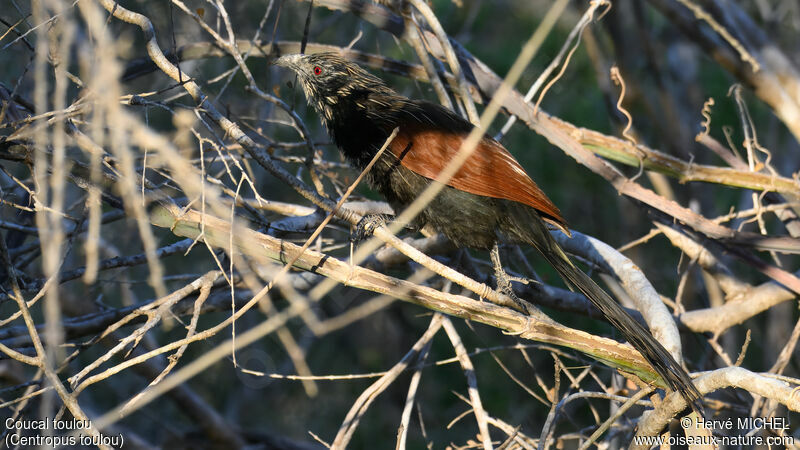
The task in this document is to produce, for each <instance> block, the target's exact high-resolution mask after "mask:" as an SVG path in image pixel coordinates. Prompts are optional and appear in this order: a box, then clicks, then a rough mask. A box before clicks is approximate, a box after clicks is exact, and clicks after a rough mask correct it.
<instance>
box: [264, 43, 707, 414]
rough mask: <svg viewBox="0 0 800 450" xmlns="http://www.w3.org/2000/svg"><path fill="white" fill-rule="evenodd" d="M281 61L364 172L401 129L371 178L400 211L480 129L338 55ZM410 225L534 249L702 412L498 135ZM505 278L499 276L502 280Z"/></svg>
mask: <svg viewBox="0 0 800 450" xmlns="http://www.w3.org/2000/svg"><path fill="white" fill-rule="evenodd" d="M273 64H274V65H277V66H281V67H285V68H288V69H290V70H292V71H293V72H294V73H295V74H296V76H297V81H298V84H299V85H300V86H302V89H303V91H304V94H305V96H306V100H307V102H308V103H309V104H310V105H311V106H313V108H314V109H315V110H316V111H317V113H318V114H319V116H320V119H321V121H322V124H323V125H324V126H325V128H326V129H327V131H328V133H329V135H330V137H331V139H332V141H333V142H334V143H335V144H336V146H337V147H338V148H339V150H340V151H341V153H342V154H343V155H344V157H345V158H346V159H347V160H348V162H349V163H350V164H352V165H353V166H355V168H357V169H359V170H362V171H363V170H364V169H365V168H366V167H367V165H368V164H369V163H370V161H371V160H372V159H373V157H374V156H375V155H376V154H377V152H378V150H379V149H380V148H381V147H382V146H383V145H384V143H385V142H386V141H387V139H388V137H389V136H390V134H391V133H392V132H393V130H394V129H395V128H397V129H398V131H397V134H396V136H395V137H394V139H393V140H392V141H391V142H390V144H389V146H388V148H387V150H386V151H384V153H383V154H382V155H381V156H380V158H378V160H377V162H375V164H374V166H373V167H372V169H371V170H370V171H369V172H368V173H367V174H366V177H365V178H366V180H367V182H368V184H369V185H370V187H372V188H373V189H375V190H377V191H378V192H380V193H381V194H382V195H383V196H384V197H385V199H386V200H387V202H388V203H389V204H390V205H391V206H392V207H393V208H394V210H395V211H402V210H403V209H404V208H405V207H406V206H408V205H409V204H411V203H412V202H413V201H414V200H415V199H416V198H417V196H418V195H419V194H420V193H421V192H422V191H423V190H425V189H426V188H427V187H428V186H429V185H430V184H431V183H434V182H436V181H435V179H436V177H437V175H438V174H439V173H440V172H441V171H442V170H444V168H445V167H446V166H447V164H448V163H449V162H450V160H452V158H453V157H454V156H455V155H456V154H457V153H458V151H459V149H460V147H461V144H462V142H463V141H464V140H465V139H466V137H467V135H468V134H469V133H470V132H471V131H472V129H473V127H474V125H473V124H471V123H470V122H469V121H467V120H465V119H464V118H462V117H461V116H459V115H457V114H455V113H454V112H452V111H450V110H449V109H447V108H445V107H443V106H441V105H438V104H436V103H432V102H429V101H426V100H417V99H411V98H408V97H406V96H403V95H401V94H399V93H398V92H396V91H395V90H393V89H392V88H390V87H389V86H388V85H387V84H386V83H385V82H384V81H383V80H381V79H380V78H378V77H376V76H374V75H372V74H371V73H369V72H367V71H366V70H364V69H363V68H362V67H361V66H359V65H358V64H356V63H354V62H351V61H349V60H348V59H345V58H343V57H342V56H341V55H339V54H337V53H335V52H326V53H313V54H292V55H284V56H281V57H279V58H276V59H275V60H274V61H273ZM410 225H412V226H413V227H415V228H422V227H430V228H433V229H434V230H436V231H438V232H440V233H442V234H444V235H445V236H446V237H447V238H448V239H450V240H451V241H452V242H453V243H454V244H455V245H456V246H458V247H469V248H473V249H481V250H491V251H492V260H493V263H495V267H496V268H497V266H499V253H497V248H498V244H500V243H503V244H505V243H513V244H527V245H530V246H532V247H534V248H535V249H536V250H538V251H539V253H541V255H542V256H543V257H544V259H546V260H547V262H549V263H550V265H551V266H552V267H553V268H554V269H555V270H556V272H558V274H559V275H560V276H561V278H562V279H563V280H564V282H565V283H566V284H567V285H568V286H569V287H571V288H573V289H576V290H578V291H580V292H581V293H583V294H584V295H585V296H586V297H587V298H588V299H589V300H590V302H591V303H592V304H593V305H594V306H595V307H596V308H597V309H598V310H599V311H600V312H601V313H602V314H603V315H604V317H605V318H606V319H607V320H608V321H609V322H610V323H611V324H612V325H613V326H614V327H616V328H617V329H618V330H619V331H620V332H621V333H622V335H623V336H624V337H625V339H627V341H628V342H629V343H631V344H632V345H633V347H634V348H635V349H636V350H638V351H639V353H641V355H642V356H643V357H644V358H645V359H646V360H647V361H648V363H650V365H651V366H652V367H653V369H654V370H655V372H656V373H657V374H658V375H659V376H661V378H663V380H664V381H665V383H666V385H667V386H669V388H670V389H672V390H673V391H677V392H679V393H680V395H681V396H682V397H683V398H684V400H686V402H687V404H688V405H689V406H690V407H692V409H694V410H695V411H700V410H701V406H700V398H701V395H700V392H699V391H698V390H697V388H696V387H695V385H694V384H693V383H692V380H691V378H690V377H689V375H688V374H687V373H686V371H685V370H684V369H683V368H682V367H681V366H680V364H678V363H677V362H676V361H675V359H674V358H673V357H672V356H671V355H670V353H669V352H668V351H667V350H666V349H665V348H664V347H663V346H662V345H661V344H660V343H659V342H658V341H657V340H656V339H655V338H654V337H653V335H652V334H650V332H648V331H647V330H646V329H645V328H644V327H643V326H642V325H641V324H640V323H639V322H637V321H636V320H634V319H633V318H632V317H631V316H630V315H629V314H628V313H627V312H626V311H625V310H624V309H623V308H622V307H621V306H620V305H619V304H618V303H617V302H616V301H614V300H613V299H612V298H611V297H610V296H609V295H608V294H607V293H606V292H605V291H604V290H603V289H602V288H600V287H599V286H598V285H597V284H596V283H595V282H594V281H593V280H592V279H591V278H590V277H589V276H588V275H586V274H585V273H584V272H583V271H582V270H581V269H580V268H578V267H577V266H575V265H574V264H573V263H572V261H571V260H570V258H569V257H568V256H567V254H566V253H565V252H564V251H563V250H562V249H561V247H560V246H559V245H558V243H557V242H556V240H555V238H554V237H553V236H551V234H550V228H555V229H558V230H561V231H562V232H564V233H566V234H568V235H569V233H570V232H569V228H568V227H567V223H566V221H565V219H564V218H563V216H562V215H561V212H560V211H559V209H558V208H557V207H556V205H555V204H553V202H552V201H550V199H549V198H548V197H547V196H546V195H545V193H544V192H543V191H542V190H541V189H540V188H539V187H538V186H537V185H536V183H534V181H533V180H532V179H531V178H530V176H528V174H527V173H526V172H525V169H524V168H523V167H522V166H521V165H520V163H519V162H518V161H517V160H516V159H515V158H514V157H513V156H512V155H511V153H510V152H509V151H508V150H507V149H506V148H505V147H504V146H503V145H502V144H500V143H499V142H498V141H496V140H495V139H492V138H491V137H489V136H484V137H483V138H482V139H481V140H480V142H479V143H478V146H477V148H476V149H475V151H474V152H473V153H472V154H471V155H470V156H469V158H467V160H466V161H465V162H464V164H463V165H462V166H461V168H460V169H458V171H457V172H456V173H455V175H453V177H452V178H451V179H450V180H449V181H447V182H446V185H445V186H444V187H443V189H442V190H441V191H440V193H439V194H438V195H437V196H436V197H435V198H434V199H433V201H431V202H430V203H429V204H428V205H427V206H426V207H425V208H424V209H423V210H422V212H420V213H419V215H418V216H417V217H416V218H415V219H414V223H413V224H410ZM495 257H497V258H495ZM497 272H498V273H499V272H502V269H499V270H497ZM501 278H502V277H501V276H498V277H497V279H498V285H499V284H500V282H501V281H502V280H501ZM505 283H508V281H507V280H506V281H505ZM509 285H510V284H509ZM506 287H507V286H506Z"/></svg>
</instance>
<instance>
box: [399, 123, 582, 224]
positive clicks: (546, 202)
mask: <svg viewBox="0 0 800 450" xmlns="http://www.w3.org/2000/svg"><path fill="white" fill-rule="evenodd" d="M466 137H467V134H465V133H456V132H447V131H440V130H434V129H431V128H429V127H425V126H421V125H419V126H410V127H408V126H407V127H405V129H404V128H402V127H401V129H400V131H399V133H398V134H397V136H396V137H395V139H394V141H392V143H391V145H390V146H389V149H388V150H389V151H391V152H392V153H393V154H394V155H395V156H396V157H397V158H398V159H399V160H400V164H401V165H402V166H403V167H405V168H406V169H409V170H411V171H412V172H415V173H417V174H419V175H422V176H424V177H426V178H431V179H435V178H436V177H437V176H438V175H439V173H441V172H442V171H443V170H444V169H445V167H446V166H447V164H448V163H449V162H450V161H451V160H453V158H455V156H456V154H457V153H458V150H459V149H460V148H461V143H462V142H463V141H464V139H466ZM447 185H448V186H450V187H453V188H455V189H459V190H462V191H466V192H469V193H471V194H477V195H482V196H485V197H492V198H502V199H506V200H511V201H513V202H517V203H523V204H525V205H528V206H530V207H532V208H534V209H536V210H537V211H539V213H540V214H541V215H542V218H543V219H544V220H546V221H547V222H549V223H551V224H552V225H554V226H555V227H557V228H559V229H561V230H562V231H565V232H566V233H569V231H568V229H567V224H566V222H565V220H564V218H563V217H561V212H560V211H559V210H558V208H557V207H556V206H555V205H554V204H553V202H551V201H550V199H549V198H547V196H546V195H545V194H544V192H542V190H541V189H539V186H537V185H536V183H534V182H533V180H531V178H530V177H529V176H528V174H527V173H525V170H524V169H523V168H522V166H520V164H519V162H517V160H516V159H514V157H513V156H511V153H509V152H508V150H506V149H505V147H503V146H502V145H500V143H498V142H497V141H495V140H494V139H491V138H487V137H484V138H483V139H482V140H481V141H480V143H479V144H478V147H477V148H476V149H475V151H474V152H473V153H472V154H471V155H470V157H469V158H467V160H466V161H465V162H464V165H462V166H461V168H460V169H459V170H458V172H456V174H455V175H454V176H453V178H451V179H450V181H448V182H447Z"/></svg>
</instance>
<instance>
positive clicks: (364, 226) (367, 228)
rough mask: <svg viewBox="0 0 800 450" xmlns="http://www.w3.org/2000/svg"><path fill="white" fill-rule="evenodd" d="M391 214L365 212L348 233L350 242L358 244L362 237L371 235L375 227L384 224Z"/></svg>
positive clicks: (390, 217)
mask: <svg viewBox="0 0 800 450" xmlns="http://www.w3.org/2000/svg"><path fill="white" fill-rule="evenodd" d="M391 219H392V216H390V215H388V214H367V215H365V216H364V217H362V218H361V220H359V221H358V223H357V224H356V228H355V229H354V230H353V231H352V232H351V233H350V242H352V243H354V244H358V243H359V242H361V241H363V240H364V239H366V238H368V237H370V236H372V233H373V232H375V229H376V228H378V227H380V226H381V225H385V224H386V222H388V221H390V220H391Z"/></svg>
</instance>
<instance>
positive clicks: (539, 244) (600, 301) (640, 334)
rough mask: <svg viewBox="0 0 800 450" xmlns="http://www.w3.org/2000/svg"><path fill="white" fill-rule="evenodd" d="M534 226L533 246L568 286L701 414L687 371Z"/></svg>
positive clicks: (545, 232) (541, 228)
mask: <svg viewBox="0 0 800 450" xmlns="http://www.w3.org/2000/svg"><path fill="white" fill-rule="evenodd" d="M534 223H535V224H534V225H533V226H532V227H531V228H534V230H530V231H532V232H533V235H534V236H533V237H535V239H531V242H530V244H531V245H533V246H534V247H535V248H536V249H537V250H539V252H540V253H541V254H542V255H543V256H544V257H545V258H546V259H547V261H548V262H549V263H550V264H551V265H552V266H553V268H555V269H556V271H558V274H559V275H560V276H561V278H563V279H564V281H565V282H566V283H567V284H569V285H570V286H571V287H573V288H574V289H577V290H578V291H580V292H581V293H583V295H585V296H586V297H587V298H588V299H589V300H590V301H591V302H592V304H593V305H594V306H595V307H597V309H599V310H600V312H602V313H603V315H604V316H605V317H606V319H608V321H609V322H611V324H612V325H614V327H616V328H617V329H618V330H619V331H620V332H621V333H622V334H623V335H624V336H625V339H627V340H628V342H630V343H631V345H633V347H634V348H636V350H638V351H639V353H641V354H642V356H644V358H645V359H646V360H647V362H649V363H650V365H651V366H652V367H653V369H655V371H656V372H657V373H658V374H659V375H660V376H661V378H663V379H664V381H666V383H667V385H669V387H670V388H671V389H672V390H674V391H677V392H680V393H681V396H683V398H684V400H686V402H687V403H688V404H689V406H691V407H692V409H694V410H695V411H697V413H698V414H701V411H702V405H701V403H700V397H701V395H700V392H699V391H698V390H697V388H696V387H695V385H694V384H693V383H692V380H691V378H689V375H688V374H687V373H686V371H685V370H683V368H682V367H681V366H680V365H679V364H678V363H677V362H676V361H675V359H674V358H673V357H672V355H670V354H669V352H667V350H666V349H665V348H664V346H663V345H661V344H660V343H659V342H658V341H657V340H656V339H655V338H654V337H653V335H652V334H650V332H649V331H647V330H646V329H645V328H644V327H643V326H642V325H641V324H640V323H639V322H637V321H636V320H634V319H633V317H631V316H630V315H629V314H628V313H627V312H625V310H624V309H622V307H621V306H620V305H619V303H617V302H616V301H614V300H613V299H612V298H611V297H610V296H609V295H608V294H607V293H606V292H605V291H604V290H603V289H602V288H600V286H598V285H597V284H596V283H595V282H594V281H592V279H591V278H589V276H588V275H586V274H585V273H583V271H581V269H579V268H577V267H575V265H573V264H572V262H571V261H570V259H569V257H568V256H567V255H566V254H565V253H564V251H563V250H562V249H561V247H560V246H559V245H558V243H557V242H556V241H555V239H554V238H553V237H552V236H551V235H550V232H549V231H548V230H547V229H546V226H545V225H544V223H543V222H541V221H540V220H538V221H534Z"/></svg>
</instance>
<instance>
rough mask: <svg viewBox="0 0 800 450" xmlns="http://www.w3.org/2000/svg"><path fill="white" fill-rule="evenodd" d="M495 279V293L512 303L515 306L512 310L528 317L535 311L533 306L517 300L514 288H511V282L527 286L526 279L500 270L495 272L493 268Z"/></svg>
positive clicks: (519, 299)
mask: <svg viewBox="0 0 800 450" xmlns="http://www.w3.org/2000/svg"><path fill="white" fill-rule="evenodd" d="M495 279H496V280H497V291H498V292H500V293H501V294H503V295H505V296H507V297H508V298H510V299H511V300H513V301H514V306H516V308H514V309H516V310H518V311H520V312H523V313H525V314H528V315H532V314H533V313H534V312H535V311H536V310H535V309H534V307H533V305H531V304H530V303H528V302H527V301H525V300H523V299H521V298H519V296H517V294H515V293H514V288H513V287H512V286H511V282H512V281H517V282H519V283H523V284H528V282H529V280H528V279H527V278H520V277H514V276H511V275H509V274H507V273H506V271H505V270H503V269H502V268H500V270H497V267H495Z"/></svg>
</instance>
